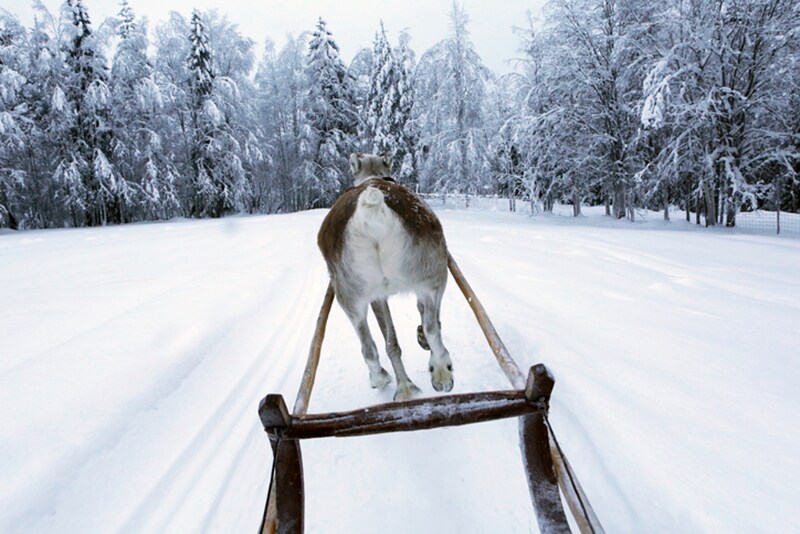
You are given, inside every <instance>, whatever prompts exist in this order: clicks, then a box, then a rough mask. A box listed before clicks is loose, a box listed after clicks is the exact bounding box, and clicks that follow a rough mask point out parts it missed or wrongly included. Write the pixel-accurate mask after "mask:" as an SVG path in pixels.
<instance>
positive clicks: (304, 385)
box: [261, 283, 334, 534]
mask: <svg viewBox="0 0 800 534" xmlns="http://www.w3.org/2000/svg"><path fill="white" fill-rule="evenodd" d="M333 296H334V291H333V284H332V283H328V290H327V291H326V292H325V298H324V299H323V300H322V306H321V307H320V310H319V315H318V316H317V326H316V328H315V330H314V337H313V338H312V340H311V348H310V349H309V350H308V360H307V361H306V368H305V370H304V371H303V378H302V380H301V381H300V388H299V389H298V391H297V398H296V399H295V401H294V410H293V415H296V416H299V415H305V414H306V413H307V412H308V403H309V401H310V399H311V390H312V389H313V388H314V380H315V379H316V377H317V368H318V367H319V357H320V353H321V352H322V341H323V340H324V339H325V328H326V327H327V325H328V316H329V315H330V312H331V306H332V304H333ZM265 400H266V399H265ZM272 445H273V454H275V455H276V460H275V461H276V462H277V463H278V465H277V467H278V468H281V469H285V468H284V467H283V466H285V465H290V466H292V471H291V472H292V473H294V474H295V476H294V478H293V482H292V484H296V485H299V488H300V490H299V493H298V494H299V497H297V494H295V498H293V499H291V500H290V501H289V502H288V503H283V502H281V503H279V502H278V494H279V493H281V491H282V490H281V489H279V488H277V487H276V486H277V480H276V479H277V478H278V475H277V472H276V474H275V476H274V477H273V478H272V480H271V481H270V488H269V502H267V509H266V512H265V516H264V521H263V523H262V528H261V532H262V534H276V533H278V534H282V533H283V532H302V514H303V491H302V484H303V471H302V459H301V458H302V457H301V455H300V445H299V442H297V441H293V440H292V441H287V442H281V443H280V444H279V443H277V442H273V444H272ZM279 445H280V446H279ZM279 453H280V454H279ZM296 465H299V468H295V466H296ZM298 473H299V474H298ZM292 487H294V486H292ZM283 491H284V492H285V491H286V490H283ZM281 498H283V497H281ZM298 499H299V503H300V504H299V505H297V504H296V501H297V500H298ZM287 505H288V506H289V507H290V508H292V509H293V511H292V513H294V512H296V511H297V510H296V509H295V508H294V507H296V506H299V511H300V512H299V513H300V523H299V525H300V527H299V530H297V526H298V525H297V523H296V522H294V521H291V522H290V521H283V523H282V524H281V523H280V522H279V520H278V516H279V515H281V511H279V510H278V509H279V508H281V509H282V510H283V509H284V508H286V506H287Z"/></svg>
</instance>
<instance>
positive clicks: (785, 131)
mask: <svg viewBox="0 0 800 534" xmlns="http://www.w3.org/2000/svg"><path fill="white" fill-rule="evenodd" d="M35 8H36V12H37V16H36V19H35V22H34V24H33V25H32V27H30V28H26V27H24V26H23V25H22V24H21V23H20V22H19V20H18V19H17V17H16V16H15V15H14V14H12V13H10V12H8V11H6V10H0V228H12V229H34V228H56V227H81V226H96V225H106V224H119V223H127V222H135V221H146V220H159V219H169V218H172V217H178V216H182V217H192V218H204V217H222V216H225V215H228V214H236V213H279V212H293V211H299V210H306V209H312V208H321V207H327V206H330V205H331V203H332V202H333V201H334V200H335V199H336V197H337V196H338V195H339V194H340V193H341V192H342V191H343V190H345V189H346V188H347V187H349V185H350V182H351V180H350V173H349V170H348V167H347V156H348V155H349V154H350V153H351V152H357V151H362V152H378V151H384V150H389V151H391V153H392V155H393V165H394V172H393V175H394V178H395V179H396V180H397V181H398V182H400V183H402V184H404V185H406V186H408V187H409V188H412V189H414V190H415V191H418V192H420V193H426V194H432V195H446V194H452V193H457V194H461V195H465V197H466V198H467V199H469V198H470V197H471V196H476V195H479V196H482V195H499V196H502V197H508V198H509V206H510V207H511V208H512V209H515V208H516V207H517V205H518V204H520V205H524V206H526V209H530V210H531V211H532V212H540V211H549V210H552V208H553V206H554V204H555V203H566V204H570V205H572V210H573V214H574V215H576V216H578V215H580V214H581V206H582V205H584V206H585V205H605V211H606V214H607V215H609V216H611V217H615V218H618V219H622V218H628V219H635V218H636V213H637V209H641V208H648V209H658V210H663V212H664V217H665V218H668V217H669V213H670V207H671V206H678V207H680V208H681V209H683V210H685V211H686V217H687V218H688V217H690V213H692V214H694V217H695V222H697V223H698V224H705V225H708V226H712V225H727V226H734V225H735V224H736V216H737V214H738V213H740V212H742V211H748V210H755V209H768V210H776V209H778V210H784V211H790V212H798V211H800V176H798V173H799V172H800V39H798V37H800V2H797V0H552V1H551V2H550V3H549V4H548V5H547V7H546V9H545V11H544V15H543V18H542V20H534V19H533V18H530V20H523V21H520V24H519V26H518V27H515V28H514V29H513V31H515V32H516V34H517V36H518V38H519V53H518V57H517V58H516V59H515V63H514V65H513V66H514V70H513V72H511V73H509V74H504V75H502V76H501V75H497V74H496V73H494V72H492V70H491V69H489V68H487V67H486V66H485V65H484V64H483V62H482V61H481V57H480V55H479V53H478V51H477V50H476V49H475V47H474V45H473V43H472V41H471V39H470V33H469V28H470V20H469V16H468V14H467V13H466V12H465V10H464V8H463V7H462V6H460V5H459V4H458V3H454V4H453V7H452V10H451V14H450V21H449V22H450V24H449V32H448V34H447V35H444V36H443V39H442V40H441V41H440V42H439V43H437V44H436V45H434V46H433V47H431V48H430V49H428V50H425V51H421V52H420V53H418V52H417V51H415V50H413V48H412V47H411V37H412V36H411V35H410V34H409V33H408V32H399V34H398V38H397V42H390V40H389V39H388V38H387V31H386V29H385V28H384V23H381V25H380V27H378V28H376V29H375V38H374V41H373V42H372V43H365V45H366V46H365V47H364V48H362V49H361V50H360V51H359V52H358V53H357V54H356V55H355V57H353V58H352V60H351V61H349V62H348V61H346V60H347V59H348V58H343V57H342V55H341V54H340V51H339V47H338V45H337V43H336V37H335V35H336V33H335V32H336V28H329V27H328V26H327V24H326V22H325V21H324V20H322V19H319V21H318V22H317V24H316V26H315V27H314V28H309V30H308V31H307V32H304V33H301V34H299V35H293V36H289V38H288V39H287V41H286V44H285V45H283V46H282V47H281V48H278V47H277V46H276V45H275V44H274V42H273V41H271V40H269V39H267V41H266V45H265V46H264V48H263V49H262V50H257V49H256V45H255V42H254V41H253V40H252V39H250V38H248V37H245V36H243V35H242V34H241V33H240V31H239V29H238V28H237V26H236V25H235V24H232V23H231V22H230V21H229V20H228V19H227V18H226V16H225V15H224V14H223V13H220V12H218V11H216V10H211V11H202V12H201V11H197V10H195V11H193V12H191V13H190V14H188V16H186V15H185V14H181V13H177V12H172V13H171V15H170V17H169V19H168V20H166V21H158V22H157V23H155V24H154V25H153V27H152V28H151V27H148V24H147V23H146V20H145V19H143V18H140V17H137V14H136V12H135V10H134V9H135V4H134V5H131V4H129V3H128V2H127V1H125V0H123V2H122V4H121V9H120V11H119V14H118V15H117V16H116V17H114V18H113V19H108V20H106V21H103V23H102V24H101V25H99V26H93V24H92V22H91V19H90V16H89V11H88V6H87V4H86V3H85V2H84V1H82V0H66V2H65V3H64V4H63V7H62V8H61V10H60V11H59V12H57V13H52V12H49V11H48V10H47V8H46V7H45V6H44V5H43V4H41V3H39V2H37V3H36V4H35ZM384 22H385V23H386V24H390V23H391V21H384ZM509 31H511V29H509Z"/></svg>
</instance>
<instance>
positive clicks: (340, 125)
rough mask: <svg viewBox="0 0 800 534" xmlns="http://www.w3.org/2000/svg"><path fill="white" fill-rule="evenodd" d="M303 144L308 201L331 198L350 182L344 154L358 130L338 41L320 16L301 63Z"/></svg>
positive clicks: (315, 202) (314, 203)
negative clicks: (305, 87)
mask: <svg viewBox="0 0 800 534" xmlns="http://www.w3.org/2000/svg"><path fill="white" fill-rule="evenodd" d="M305 73H306V78H307V83H308V91H307V93H306V96H305V104H304V110H305V128H304V131H303V140H302V142H303V143H304V145H305V162H304V164H303V175H302V178H301V179H302V182H303V186H304V187H305V188H307V189H308V190H309V192H310V200H311V201H310V204H309V206H308V207H314V206H323V205H327V204H330V203H331V202H333V200H334V199H335V198H336V196H338V194H339V193H341V192H342V191H344V189H346V188H347V187H348V186H349V185H350V182H351V180H350V172H349V169H348V164H347V156H348V154H349V153H350V152H352V151H353V150H354V148H355V144H356V136H357V134H358V131H357V128H358V119H357V117H356V101H355V93H354V90H353V80H352V79H351V77H350V76H349V75H348V74H347V71H346V69H345V67H344V64H343V63H342V60H341V58H340V57H339V46H338V45H337V44H336V42H335V41H334V40H333V36H332V35H331V33H330V32H329V31H328V29H327V26H326V24H325V21H324V20H322V19H321V18H320V19H319V22H318V23H317V28H316V30H315V31H314V33H313V34H312V37H311V40H310V41H309V43H308V54H307V56H306V68H305Z"/></svg>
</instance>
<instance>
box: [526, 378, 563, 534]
mask: <svg viewBox="0 0 800 534" xmlns="http://www.w3.org/2000/svg"><path fill="white" fill-rule="evenodd" d="M554 383H555V382H554V380H553V375H551V374H550V371H548V370H547V367H545V366H544V365H542V364H538V365H534V366H533V367H531V369H530V372H529V374H528V380H527V384H526V387H525V396H526V397H527V398H528V399H529V400H530V401H531V402H538V403H540V404H541V405H542V406H543V409H542V410H541V411H540V412H538V413H535V414H532V415H526V416H525V417H520V418H519V434H520V440H519V441H520V443H519V444H520V448H521V449H522V460H523V462H524V464H525V473H526V475H527V477H528V489H529V490H530V493H531V500H532V501H533V505H534V508H535V510H536V520H537V522H538V523H539V532H542V534H564V533H569V524H568V523H567V516H566V514H564V507H563V506H562V505H561V496H560V495H559V493H558V480H557V478H556V473H555V471H554V470H553V459H552V457H551V455H550V444H549V442H548V433H547V426H545V422H544V414H545V409H546V407H547V405H548V403H549V402H550V393H551V392H552V391H553V385H554Z"/></svg>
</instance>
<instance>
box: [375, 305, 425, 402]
mask: <svg viewBox="0 0 800 534" xmlns="http://www.w3.org/2000/svg"><path fill="white" fill-rule="evenodd" d="M372 311H373V312H375V318H376V319H377V320H378V326H379V327H380V329H381V333H382V334H383V338H384V339H385V340H386V353H387V354H388V355H389V361H391V362H392V367H393V368H394V376H395V377H396V378H397V391H396V392H395V394H394V400H396V401H403V400H408V399H410V398H412V397H413V396H414V395H418V394H420V393H422V392H421V391H420V389H419V388H418V387H417V386H415V385H414V383H413V382H412V381H411V379H410V378H408V374H407V373H406V368H405V366H404V365H403V360H402V359H401V356H402V352H401V350H400V344H399V343H398V342H397V333H396V332H395V330H394V323H393V322H392V314H391V312H390V311H389V303H388V302H386V299H380V300H375V301H373V302H372Z"/></svg>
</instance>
